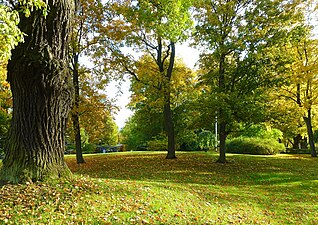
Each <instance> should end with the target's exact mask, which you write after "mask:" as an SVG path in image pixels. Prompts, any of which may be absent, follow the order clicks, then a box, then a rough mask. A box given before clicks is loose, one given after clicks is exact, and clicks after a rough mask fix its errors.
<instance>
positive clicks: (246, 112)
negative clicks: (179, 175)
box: [196, 0, 298, 163]
mask: <svg viewBox="0 0 318 225" xmlns="http://www.w3.org/2000/svg"><path fill="white" fill-rule="evenodd" d="M297 3H298V2H296V1H283V0H274V1H273V0H252V1H250V0H242V1H236V0H228V1H223V0H216V1H211V0H201V1H198V2H197V3H196V9H197V16H196V18H197V21H198V23H197V32H196V42H197V45H200V46H202V47H203V51H202V54H201V68H202V69H203V70H204V71H205V72H203V73H204V74H205V76H204V78H203V80H205V81H206V84H207V86H208V89H207V91H206V92H209V94H210V96H211V97H210V100H209V101H210V102H211V103H212V104H213V103H214V104H215V106H216V107H213V109H212V112H211V114H210V115H211V116H212V117H213V118H214V117H216V116H217V120H218V125H219V126H218V128H219V137H220V138H219V139H220V157H219V159H218V162H220V163H225V162H226V157H225V153H226V149H225V141H226V137H227V135H228V133H229V132H230V130H231V129H230V125H231V123H232V122H233V121H237V120H245V121H248V120H250V121H251V120H252V119H253V120H254V119H257V118H255V116H254V115H253V109H255V107H254V105H256V103H257V102H260V101H262V100H261V98H262V97H261V96H262V93H263V89H264V88H265V87H266V86H269V85H271V81H272V80H273V78H275V70H277V69H279V68H278V67H280V64H277V63H275V62H277V57H276V56H275V55H273V53H274V52H273V51H272V50H271V48H272V47H273V46H275V45H279V44H281V43H282V42H283V40H284V37H286V33H288V32H289V31H290V30H291V29H292V26H291V24H292V23H293V21H295V20H296V19H297V18H298V15H297V13H296V11H297V6H298V4H297ZM261 108H262V106H261ZM254 113H255V112H254Z"/></svg>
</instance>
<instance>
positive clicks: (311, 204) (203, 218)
mask: <svg viewBox="0 0 318 225" xmlns="http://www.w3.org/2000/svg"><path fill="white" fill-rule="evenodd" d="M164 157H165V153H137V154H136V153H133V154H132V153H124V154H122V153H119V154H105V155H98V156H96V155H91V156H87V157H86V158H85V160H86V162H87V163H86V164H84V165H77V164H76V162H75V158H74V157H66V161H67V163H68V165H69V166H70V168H71V170H72V171H73V172H74V173H75V174H76V176H74V179H73V180H71V181H65V180H64V181H59V182H51V183H49V184H43V183H35V184H29V185H19V186H10V185H7V186H4V187H2V189H1V190H0V197H1V200H0V223H1V221H5V222H8V223H16V224H23V223H25V224H27V223H35V224H40V223H46V224H62V223H63V224H67V223H68V224H72V223H75V224H77V223H82V222H83V223H84V224H147V223H149V224H318V223H317V222H316V221H317V217H318V167H317V162H318V160H317V159H312V158H309V157H307V156H292V155H279V156H266V157H265V156H248V155H229V157H228V159H229V160H230V163H229V164H225V165H221V164H216V163H214V161H215V160H216V159H217V156H216V155H215V154H206V153H179V154H178V159H177V160H165V159H164ZM88 175H89V177H88Z"/></svg>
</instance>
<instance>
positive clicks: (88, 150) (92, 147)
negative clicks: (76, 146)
mask: <svg viewBox="0 0 318 225" xmlns="http://www.w3.org/2000/svg"><path fill="white" fill-rule="evenodd" d="M82 152H83V153H85V154H91V153H95V152H96V145H94V144H91V143H89V144H85V145H84V147H83V149H82Z"/></svg>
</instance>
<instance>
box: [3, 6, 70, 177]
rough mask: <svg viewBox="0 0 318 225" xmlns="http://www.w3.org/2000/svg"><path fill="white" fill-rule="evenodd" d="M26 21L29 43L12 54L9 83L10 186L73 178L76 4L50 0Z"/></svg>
mask: <svg viewBox="0 0 318 225" xmlns="http://www.w3.org/2000/svg"><path fill="white" fill-rule="evenodd" d="M48 4H49V11H48V12H49V14H48V15H47V17H44V16H43V15H42V12H41V11H35V12H32V14H31V16H30V17H28V18H26V17H24V16H23V15H21V22H20V24H19V27H20V29H21V30H22V31H23V32H24V33H26V34H27V36H26V37H25V42H24V43H21V44H19V45H18V46H17V47H16V49H15V50H13V52H12V58H11V60H10V62H9V64H8V81H9V83H10V86H11V90H12V95H13V117H12V123H11V127H10V130H9V135H8V141H7V145H6V147H5V153H6V154H5V158H4V160H3V167H2V170H1V179H2V180H4V181H9V182H14V183H17V182H22V181H26V180H33V181H36V180H44V179H49V178H58V177H61V176H69V175H70V174H71V173H70V170H69V169H68V167H67V165H66V163H65V161H64V151H65V129H66V122H67V116H68V114H69V110H70V106H71V96H72V91H71V79H70V72H69V70H68V58H69V55H68V39H69V38H68V36H69V30H70V21H71V17H72V15H73V14H74V13H73V10H74V7H73V1H71V0H49V1H48Z"/></svg>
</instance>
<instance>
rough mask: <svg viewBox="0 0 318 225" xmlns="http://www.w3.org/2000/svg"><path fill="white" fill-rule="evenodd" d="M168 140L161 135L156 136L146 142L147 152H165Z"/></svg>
mask: <svg viewBox="0 0 318 225" xmlns="http://www.w3.org/2000/svg"><path fill="white" fill-rule="evenodd" d="M167 143H168V139H167V138H166V137H165V136H163V135H158V136H156V137H155V138H153V139H152V140H150V141H148V142H147V147H148V150H150V151H166V150H167Z"/></svg>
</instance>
